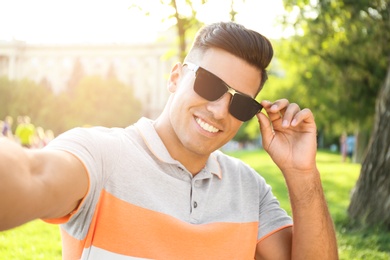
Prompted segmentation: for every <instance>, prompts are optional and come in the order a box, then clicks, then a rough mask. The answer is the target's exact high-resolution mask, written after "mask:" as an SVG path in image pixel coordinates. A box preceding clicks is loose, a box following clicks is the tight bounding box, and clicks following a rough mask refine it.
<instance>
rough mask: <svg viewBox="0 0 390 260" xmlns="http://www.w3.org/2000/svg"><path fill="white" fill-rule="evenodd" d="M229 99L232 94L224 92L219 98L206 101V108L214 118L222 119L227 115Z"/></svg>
mask: <svg viewBox="0 0 390 260" xmlns="http://www.w3.org/2000/svg"><path fill="white" fill-rule="evenodd" d="M231 99H232V95H231V94H230V93H229V92H226V93H225V94H224V95H223V96H222V97H221V98H220V99H218V100H216V101H210V102H208V104H207V110H208V111H210V112H211V113H212V114H213V116H214V118H215V119H217V120H218V119H224V118H226V117H227V116H228V115H229V105H230V101H231Z"/></svg>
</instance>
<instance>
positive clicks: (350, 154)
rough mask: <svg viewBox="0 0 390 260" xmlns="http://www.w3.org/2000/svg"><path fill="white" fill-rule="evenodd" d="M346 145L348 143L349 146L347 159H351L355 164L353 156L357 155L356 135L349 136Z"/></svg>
mask: <svg viewBox="0 0 390 260" xmlns="http://www.w3.org/2000/svg"><path fill="white" fill-rule="evenodd" d="M345 143H346V146H347V147H346V150H347V157H348V158H349V161H350V162H353V155H354V153H355V144H356V137H355V135H348V136H347V139H346V141H345Z"/></svg>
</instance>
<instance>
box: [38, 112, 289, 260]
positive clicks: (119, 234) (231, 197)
mask: <svg viewBox="0 0 390 260" xmlns="http://www.w3.org/2000/svg"><path fill="white" fill-rule="evenodd" d="M45 149H51V150H53V149H54V150H63V151H67V152H69V153H72V154H73V155H74V156H76V157H77V158H78V159H79V160H80V161H81V162H82V163H83V164H84V166H85V168H86V170H87V172H88V178H89V187H88V192H87V194H86V196H85V197H84V199H83V200H82V202H81V203H80V205H79V207H78V208H77V209H76V211H75V212H73V213H72V214H70V215H69V216H66V217H64V218H62V219H57V220H46V221H48V222H52V223H61V225H60V227H61V236H62V241H63V258H64V259H80V258H81V259H254V254H255V248H256V244H257V243H258V242H259V241H260V240H261V239H263V238H265V237H267V236H269V235H270V234H273V233H275V232H277V231H278V230H280V229H283V228H285V227H289V226H291V225H292V220H291V218H290V217H289V216H288V215H287V213H286V212H285V211H284V210H283V209H281V208H280V205H279V202H278V201H277V199H276V198H275V197H274V196H273V194H272V191H271V188H270V186H269V185H267V184H266V182H265V180H264V179H263V178H262V177H261V176H260V175H259V174H258V173H256V172H255V171H254V170H253V169H252V168H251V167H249V166H248V165H247V164H245V163H243V162H242V161H240V160H238V159H236V158H233V157H230V156H227V155H225V154H224V153H222V152H221V151H215V152H213V153H212V154H211V155H210V157H209V159H208V161H207V163H206V165H205V167H204V168H203V169H202V170H201V171H200V172H199V173H198V174H197V175H195V176H193V175H192V174H191V173H190V172H189V171H188V170H186V168H185V167H184V166H183V165H182V164H181V163H180V162H179V161H177V160H175V159H173V158H172V157H171V156H170V154H169V152H168V151H167V149H166V147H165V146H164V144H163V142H162V140H161V139H160V137H159V136H158V134H157V132H156V131H155V129H154V127H153V121H152V120H149V119H147V118H141V119H140V120H139V121H138V122H137V123H135V124H134V125H131V126H129V127H127V128H104V127H93V128H75V129H72V130H70V131H68V132H65V133H63V134H62V135H60V136H59V137H57V138H56V139H55V140H53V141H51V142H50V143H49V144H48V146H46V147H45Z"/></svg>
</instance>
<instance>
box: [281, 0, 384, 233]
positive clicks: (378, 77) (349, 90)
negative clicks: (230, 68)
mask: <svg viewBox="0 0 390 260" xmlns="http://www.w3.org/2000/svg"><path fill="white" fill-rule="evenodd" d="M284 2H285V6H286V9H287V10H295V11H297V10H298V12H296V13H298V16H297V19H295V20H294V21H293V24H294V26H295V27H296V28H297V29H298V31H299V34H298V35H297V36H295V37H294V38H292V39H293V40H292V44H291V46H292V47H295V48H293V50H294V51H295V52H296V53H298V54H299V55H300V56H301V59H300V60H301V61H304V62H305V63H307V64H310V65H316V66H310V67H309V66H306V68H305V69H306V73H304V74H302V77H301V80H300V82H305V81H306V83H309V82H308V81H307V79H308V78H317V79H321V81H322V80H324V81H323V83H325V82H326V83H328V84H329V85H328V84H319V83H321V81H318V80H314V82H311V83H314V84H308V85H307V86H310V90H311V92H310V94H311V95H313V96H316V93H315V92H317V94H318V96H317V98H314V99H318V100H321V101H325V104H326V105H327V107H326V109H328V110H329V111H331V110H336V111H338V112H339V113H340V120H341V122H343V123H349V124H351V125H353V126H354V127H356V128H362V127H365V126H368V125H370V123H371V122H373V120H372V118H373V115H374V114H375V119H376V120H375V121H374V128H373V130H372V131H371V141H370V145H369V146H368V150H367V156H366V157H365V159H364V161H363V164H362V169H361V173H360V178H359V181H358V182H357V184H356V187H355V191H354V193H353V196H352V199H351V204H350V206H349V216H350V218H351V219H352V220H353V222H355V223H356V224H361V225H363V226H373V225H377V224H384V225H385V226H386V227H387V228H389V229H390V214H389V212H390V211H389V209H390V200H389V198H390V189H389V182H390V174H389V172H390V164H389V146H390V139H389V133H390V124H389V123H388V122H389V121H388V120H389V118H388V116H389V114H390V103H389V94H388V93H389V91H388V89H389V87H388V85H389V83H388V82H389V80H388V78H389V77H390V76H389V72H387V73H386V71H389V69H388V68H389V66H390V62H389V57H390V45H389V44H388V43H389V42H390V19H389V16H390V12H389V7H390V1H389V0H373V1H368V0H360V1H351V0H344V1H342V0H333V1H318V2H314V1H306V0H285V1H284ZM305 75H310V77H305ZM386 75H387V80H386ZM385 82H386V83H385ZM324 89H326V90H324ZM326 91H331V92H333V93H334V94H333V96H336V95H335V94H338V96H337V97H332V95H329V94H328V95H326ZM322 95H324V96H322ZM332 100H333V101H332ZM330 104H333V106H332V107H330V106H329V105H330ZM375 104H376V106H375ZM386 120H387V121H386ZM363 198H364V199H363Z"/></svg>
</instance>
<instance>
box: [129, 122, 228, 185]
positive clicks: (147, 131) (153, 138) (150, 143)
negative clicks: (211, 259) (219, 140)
mask: <svg viewBox="0 0 390 260" xmlns="http://www.w3.org/2000/svg"><path fill="white" fill-rule="evenodd" d="M153 122H154V121H153V120H151V119H148V118H145V117H142V118H141V119H140V120H138V122H137V123H135V124H134V125H135V127H136V129H137V130H138V132H139V134H140V135H141V137H142V139H143V140H144V142H145V144H146V146H147V147H148V148H149V150H150V151H151V152H152V153H153V154H154V155H155V156H156V157H157V158H158V159H159V160H160V161H162V162H165V163H169V164H180V162H178V161H177V160H175V159H173V158H172V157H171V155H170V154H169V152H168V150H167V148H166V147H165V145H164V143H163V142H162V140H161V138H160V136H159V135H158V134H157V132H156V129H155V128H154V126H153ZM205 170H206V171H209V172H211V173H212V174H214V175H216V176H218V178H219V179H221V178H222V171H221V167H220V165H219V163H218V160H217V157H216V156H215V155H214V154H211V155H210V157H209V158H208V160H207V162H206V166H205Z"/></svg>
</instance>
